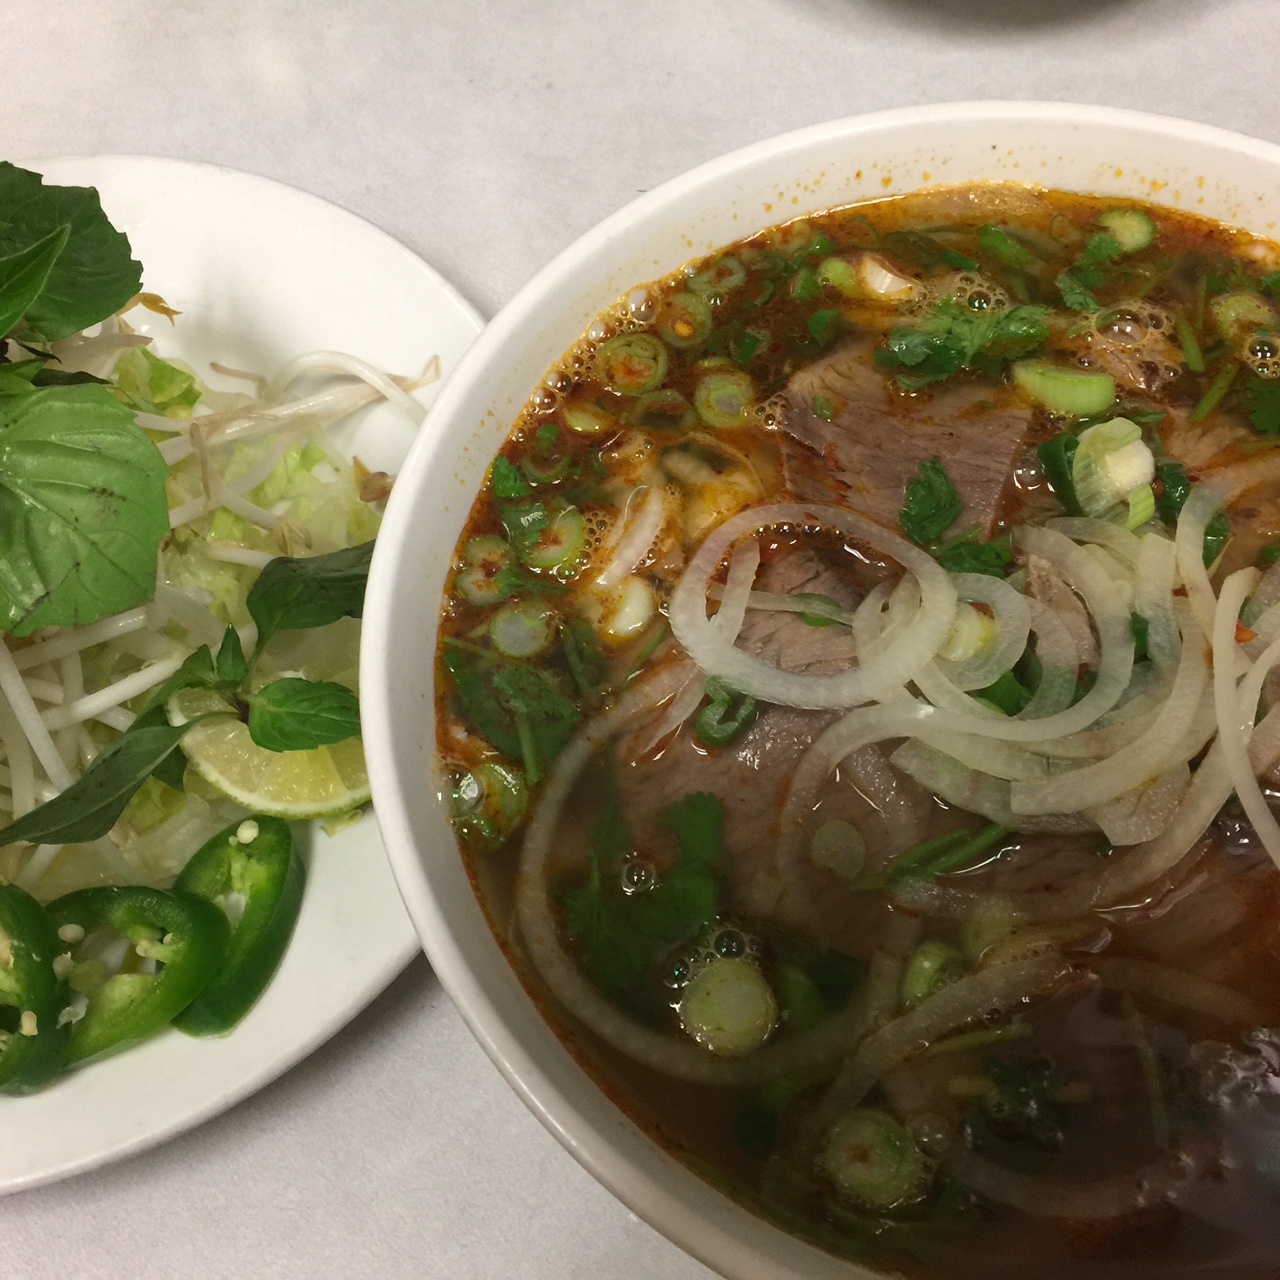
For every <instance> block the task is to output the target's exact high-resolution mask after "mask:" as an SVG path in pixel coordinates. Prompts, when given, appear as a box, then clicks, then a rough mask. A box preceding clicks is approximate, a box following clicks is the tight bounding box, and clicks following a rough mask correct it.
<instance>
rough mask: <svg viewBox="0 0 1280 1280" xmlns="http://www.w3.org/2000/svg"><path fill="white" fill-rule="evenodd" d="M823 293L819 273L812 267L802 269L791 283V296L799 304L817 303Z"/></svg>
mask: <svg viewBox="0 0 1280 1280" xmlns="http://www.w3.org/2000/svg"><path fill="white" fill-rule="evenodd" d="M821 293H822V284H821V282H820V281H819V279H818V273H817V272H816V271H815V270H814V269H813V268H812V267H801V268H800V270H799V271H797V272H796V274H795V277H794V279H793V280H792V281H791V294H792V296H793V297H794V298H795V300H796V301H797V302H817V300H818V298H819V296H820V295H821Z"/></svg>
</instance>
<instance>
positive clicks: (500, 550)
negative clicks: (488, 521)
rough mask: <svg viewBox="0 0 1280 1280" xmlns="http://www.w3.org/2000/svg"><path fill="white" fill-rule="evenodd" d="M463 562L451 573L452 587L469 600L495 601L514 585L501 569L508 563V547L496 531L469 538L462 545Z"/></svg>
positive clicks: (509, 551) (504, 596)
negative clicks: (453, 575) (455, 571)
mask: <svg viewBox="0 0 1280 1280" xmlns="http://www.w3.org/2000/svg"><path fill="white" fill-rule="evenodd" d="M462 555H463V558H464V559H465V560H466V564H465V565H464V567H463V568H461V569H459V570H458V572H457V575H456V576H455V577H454V580H453V581H454V588H455V589H456V590H457V592H458V594H459V595H460V596H461V597H462V598H463V599H464V600H465V601H466V602H467V603H468V604H474V605H480V606H481V607H483V606H485V605H492V604H498V603H499V602H501V601H503V600H505V599H507V598H508V596H510V595H511V594H512V591H513V589H514V588H513V586H512V585H511V583H510V582H509V581H508V580H507V579H508V575H506V574H504V572H503V571H504V570H506V569H509V568H510V565H511V548H510V547H509V546H508V545H507V543H506V542H505V541H504V540H503V539H502V538H499V537H497V536H496V535H495V534H486V535H484V536H483V537H479V538H472V539H470V540H469V541H468V542H467V544H466V545H465V546H464V547H463V548H462Z"/></svg>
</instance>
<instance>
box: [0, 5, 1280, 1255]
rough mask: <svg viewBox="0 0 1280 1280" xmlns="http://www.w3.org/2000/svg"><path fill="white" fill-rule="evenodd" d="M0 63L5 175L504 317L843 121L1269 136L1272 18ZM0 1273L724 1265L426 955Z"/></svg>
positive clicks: (614, 37)
mask: <svg viewBox="0 0 1280 1280" xmlns="http://www.w3.org/2000/svg"><path fill="white" fill-rule="evenodd" d="M3 43H4V67H3V75H2V76H0V121H2V122H3V124H0V139H2V142H0V156H48V155H59V154H94V153H104V152H116V153H118V152H134V153H149V154H156V155H165V156H177V157H182V158H186V159H192V160H203V161H212V162H215V163H218V164H224V165H230V166H233V167H235V168H240V169H246V170H249V171H251V172H253V173H259V174H264V175H267V176H269V177H272V178H277V179H280V180H282V181H284V182H288V183H292V184H293V185H295V186H298V187H302V188H305V189H306V190H308V191H312V192H314V193H316V194H317V195H320V196H323V197H325V198H327V199H329V200H332V201H335V202H336V203H338V204H340V205H344V206H345V207H346V208H348V209H351V210H353V211H355V212H356V213H359V214H362V215H363V216H364V217H366V218H368V219H370V220H371V221H373V222H375V223H377V224H379V225H380V226H382V227H384V228H385V229H386V230H388V231H390V232H391V233H392V234H393V235H395V236H397V237H399V238H400V239H401V240H402V241H403V242H404V243H405V244H407V245H409V246H410V247H411V248H413V249H415V250H417V251H418V252H420V253H421V254H422V255H423V256H424V257H426V258H427V259H428V260H429V261H430V262H432V263H433V264H434V265H435V266H436V267H437V268H438V269H439V270H440V271H442V272H443V273H444V274H445V275H446V276H447V277H448V278H449V279H450V280H452V281H453V283H454V284H455V285H457V286H458V287H459V288H460V289H461V291H462V292H463V293H464V294H465V295H466V296H467V297H469V298H470V299H471V300H472V301H473V302H474V303H475V304H476V305H477V306H478V307H479V308H480V310H481V311H482V312H485V313H486V314H492V313H493V312H494V311H496V310H497V309H498V308H500V307H501V306H502V305H503V303H504V302H506V301H507V299H508V298H510V297H511V296H512V294H514V293H515V292H516V290H517V289H518V288H519V287H520V286H521V285H522V284H523V283H524V282H525V280H526V279H528V277H529V276H530V275H532V274H533V272H534V271H535V270H536V269H537V268H538V267H540V266H541V265H542V264H544V263H545V262H546V261H548V260H549V259H550V258H551V257H552V256H553V255H554V254H556V253H557V252H558V251H559V250H560V249H561V248H563V247H564V246H565V245H567V244H568V243H569V242H570V241H571V240H573V239H574V238H575V237H576V236H577V235H578V234H579V233H580V232H582V231H584V230H586V229H587V228H588V227H590V226H591V225H592V224H593V223H595V222H597V221H598V220H599V219H600V218H601V217H603V216H604V215H606V214H608V213H611V212H612V211H613V210H615V209H617V208H618V207H619V206H620V205H622V204H625V203H626V202H627V201H628V200H630V199H631V198H632V197H633V196H634V195H635V194H636V193H638V192H640V191H644V190H646V189H647V188H649V187H651V186H654V185H655V184H657V183H659V182H661V181H663V180H664V179H666V178H668V177H671V176H673V175H675V174H677V173H679V172H681V171H682V170H684V169H687V168H689V167H690V166H692V165H694V164H697V163H699V162H700V161H703V160H706V159H709V158H711V157H713V156H716V155H718V154H720V153H721V152H724V151H726V150H729V149H732V148H734V147H737V146H739V145H741V144H744V143H747V142H751V141H754V140H756V139H759V138H762V137H766V136H768V135H770V134H774V133H778V132H781V131H783V130H787V129H791V128H795V127H798V126H801V125H806V124H811V123H816V122H818V121H822V120H826V119H830V118H833V117H836V116H842V115H848V114H854V113H857V112H861V111H868V110H875V109H879V108H883V107H889V106H900V105H907V104H911V103H919V102H935V101H937V102H940V101H946V100H948V99H968V98H1053V99H1066V100H1074V101H1080V102H1100V103H1106V104H1111V105H1117V106H1127V107H1136V108H1141V109H1146V110H1153V111H1162V112H1165V113H1168V114H1174V115H1182V116H1186V117H1188V118H1191V119H1195V120H1202V121H1205V122H1208V123H1211V124H1217V125H1223V126H1226V127H1228V128H1233V129H1238V130H1241V131H1243V132H1247V133H1252V134H1255V135H1258V136H1261V137H1264V138H1269V139H1271V140H1273V141H1280V77H1277V74H1276V73H1277V71H1278V70H1280V57H1278V56H1277V55H1278V54H1280V8H1278V7H1277V5H1276V2H1275V0H683V2H679V0H643V3H642V2H640V0H631V2H630V3H622V2H620V0H579V2H578V3H577V4H573V3H568V2H567V0H455V2H454V3H450V4H443V3H439V0H416V2H411V0H220V2H219V3H216V4H211V3H200V2H199V0H165V2H163V3H156V2H155V0H151V2H150V3H144V2H143V0H70V2H68V0H63V2H62V3H58V2H57V0H55V2H54V3H52V4H45V5H23V6H7V7H6V12H5V37H4V42H3ZM3 1140H4V1127H3V1115H2V1112H0V1141H3ZM0 1258H3V1259H4V1268H5V1270H6V1272H7V1273H8V1274H11V1275H13V1276H16V1277H22V1278H24V1280H25V1278H27V1277H44V1276H50V1277H52V1276H57V1277H59V1280H65V1278H66V1277H78V1276H99V1275H108V1274H112V1275H126V1276H129V1277H150V1276H165V1277H172V1276H181V1275H187V1276H201V1277H203V1276H308V1277H328V1276H344V1277H349V1276H414V1277H449V1278H450V1280H464V1278H467V1277H478V1278H479V1277H483V1278H485V1280H488V1278H490V1277H495V1278H496V1277H502V1278H504V1280H507V1278H511V1277H527V1278H529V1280H569V1278H577V1277H581V1278H582V1280H615V1278H617V1280H657V1278H658V1277H672V1278H677V1277H678V1278H679V1280H693V1278H694V1277H707V1276H709V1275H710V1274H711V1273H710V1272H708V1271H707V1270H706V1269H705V1268H703V1267H702V1266H700V1265H699V1264H698V1263H696V1262H694V1261H693V1260H692V1259H691V1258H688V1257H687V1256H685V1255H684V1254H683V1253H681V1252H680V1251H679V1250H678V1249H676V1248H675V1247H674V1246H673V1245H671V1244H669V1243H668V1242H667V1241H665V1240H664V1239H662V1238H661V1237H660V1236H659V1235H657V1233H656V1232H654V1231H652V1230H651V1229H650V1228H648V1227H647V1226H645V1225H644V1224H643V1223H641V1222H640V1221H638V1220H637V1219H636V1218H635V1217H634V1216H633V1215H632V1214H630V1213H628V1212H627V1211H626V1210H625V1209H624V1208H623V1207H622V1206H621V1205H620V1204H618V1203H617V1202H616V1201H614V1200H613V1199H612V1197H611V1196H610V1195H609V1194H608V1193H606V1192H605V1191H603V1190H602V1189H601V1188H599V1187H598V1186H596V1184H595V1183H594V1182H593V1181H592V1180H591V1179H590V1178H589V1177H588V1176H587V1175H586V1174H585V1173H584V1172H583V1171H582V1170H580V1169H579V1168H578V1166H577V1165H576V1164H575V1163H574V1161H573V1160H572V1159H571V1158H570V1156H568V1155H567V1154H566V1153H565V1152H563V1151H562V1150H561V1149H560V1148H559V1147H558V1146H557V1144H556V1143H555V1142H554V1141H553V1140H552V1138H551V1137H549V1136H548V1135H547V1134H546V1133H545V1132H544V1131H543V1130H542V1129H541V1128H540V1126H539V1125H538V1123H537V1122H536V1121H535V1120H534V1119H533V1117H532V1116H531V1115H530V1114H528V1113H527V1112H526V1111H525V1110H524V1108H523V1107H522V1105H521V1104H520V1103H519V1102H518V1101H517V1100H516V1098H515V1096H514V1094H512V1093H511V1092H510V1091H509V1090H508V1088H507V1086H506V1085H505V1084H504V1083H503V1081H502V1079H501V1077H500V1076H499V1075H498V1072H497V1071H496V1069H495V1068H493V1067H492V1066H491V1065H490V1063H489V1062H488V1060H487V1059H486V1058H485V1057H484V1055H483V1054H482V1053H481V1051H480V1050H479V1048H478V1047H477V1046H476V1045H475V1043H474V1042H473V1041H472V1039H471V1036H470V1034H469V1033H468V1031H467V1030H466V1028H465V1027H464V1025H463V1023H462V1021H461V1019H460V1018H459V1017H458V1015H457V1013H456V1012H455V1011H454V1009H453V1007H452V1005H451V1004H450V1002H449V1000H448V998H447V997H446V996H445V995H444V994H443V992H442V991H441V989H440V986H439V983H438V982H437V981H436V980H435V978H434V976H433V975H432V973H431V970H430V969H429V967H428V966H427V964H426V962H425V961H424V960H421V959H419V960H417V961H415V962H414V963H413V964H412V965H411V966H410V968H409V969H408V970H407V971H406V972H405V973H404V975H403V976H402V977H400V978H399V979H398V980H397V981H396V982H395V983H394V984H393V985H392V987H391V988H390V990H389V991H388V992H387V993H386V994H385V995H384V996H382V998H381V999H379V1000H378V1001H376V1002H375V1003H374V1005H373V1006H372V1007H371V1008H370V1009H368V1010H367V1011H366V1012H365V1013H363V1014H362V1015H361V1016H359V1017H358V1018H356V1020H355V1021H354V1022H353V1023H352V1024H351V1025H350V1026H349V1027H347V1028H346V1030H344V1031H343V1032H341V1033H340V1034H339V1035H338V1036H337V1037H335V1039H334V1040H333V1041H332V1042H331V1043H330V1044H328V1045H327V1046H325V1047H324V1048H323V1049H321V1050H320V1051H319V1052H318V1053H316V1054H315V1055H313V1056H312V1057H311V1058H310V1059H309V1060H308V1061H306V1062H304V1063H303V1064H302V1065H301V1066H299V1067H297V1068H295V1069H294V1070H293V1071H292V1072H290V1073H289V1074H288V1075H287V1076H285V1077H284V1078H283V1079H282V1080H280V1081H278V1082H277V1083H276V1084H274V1085H272V1086H271V1087H269V1088H268V1089H266V1090H264V1091H263V1092H262V1093H260V1094H259V1095H257V1096H256V1097H254V1098H252V1099H250V1100H249V1101H247V1102H245V1103H243V1104H241V1105H240V1106H239V1107H237V1108H235V1109H234V1110H233V1111H231V1112H230V1113H229V1114H227V1115H225V1116H223V1117H221V1118H219V1119H217V1120H215V1121H213V1122H212V1123H210V1124H207V1125H205V1126H204V1127H203V1128H201V1129H198V1130H196V1131H195V1132H192V1133H189V1134H187V1135H185V1136H183V1137H180V1138H178V1139H177V1140H175V1141H173V1142H171V1143H169V1144H168V1145H166V1146H164V1147H161V1148H159V1149H158V1150H156V1151H154V1152H152V1153H150V1154H147V1155H143V1156H140V1157H138V1158H135V1159H132V1160H129V1161H126V1162H124V1163H122V1164H118V1165H115V1166H112V1167H109V1168H106V1169H103V1170H100V1171H98V1172H95V1173H91V1174H87V1175H83V1176H81V1177H78V1178H74V1179H71V1180H70V1181H68V1182H64V1183H62V1184H59V1185H55V1186H51V1187H45V1188H42V1189H39V1190H35V1191H29V1192H25V1193H23V1194H20V1195H17V1196H14V1197H11V1198H9V1199H7V1200H4V1201H3V1202H0Z"/></svg>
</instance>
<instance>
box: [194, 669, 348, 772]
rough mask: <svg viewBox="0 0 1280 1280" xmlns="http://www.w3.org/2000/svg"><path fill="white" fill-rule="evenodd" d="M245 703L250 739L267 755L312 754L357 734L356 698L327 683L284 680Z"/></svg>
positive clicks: (263, 687)
mask: <svg viewBox="0 0 1280 1280" xmlns="http://www.w3.org/2000/svg"><path fill="white" fill-rule="evenodd" d="M218 656H219V658H221V656H222V655H221V654H219V655H218ZM246 701H247V702H248V704H249V736H250V737H251V738H252V739H253V740H254V742H256V743H257V744H258V746H260V747H265V748H266V749H267V750H268V751H311V750H313V749H314V748H316V747H323V746H327V745H328V744H330V743H333V742H345V741H346V740H347V739H348V738H354V737H355V736H356V735H357V734H358V733H359V732H360V702H359V699H358V698H357V697H356V695H355V694H354V693H352V692H351V690H350V689H348V688H347V687H346V686H345V685H341V684H335V683H333V682H332V681H330V680H303V679H301V678H299V677H297V676H284V677H282V678H281V679H279V680H272V681H271V682H270V683H269V684H265V685H263V686H262V688H261V689H258V690H257V691H256V692H255V693H251V694H249V695H248V696H247V698H246Z"/></svg>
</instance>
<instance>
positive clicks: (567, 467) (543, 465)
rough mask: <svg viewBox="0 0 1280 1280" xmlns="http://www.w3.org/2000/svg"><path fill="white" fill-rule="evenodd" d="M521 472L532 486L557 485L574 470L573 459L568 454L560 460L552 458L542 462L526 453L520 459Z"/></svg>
mask: <svg viewBox="0 0 1280 1280" xmlns="http://www.w3.org/2000/svg"><path fill="white" fill-rule="evenodd" d="M520 470H521V471H523V472H524V475H525V479H526V480H528V481H529V483H530V484H533V485H539V484H555V483H556V482H557V481H559V480H563V479H564V478H565V476H567V475H568V474H569V472H570V471H572V470H573V458H572V457H570V456H569V455H568V454H565V455H563V456H562V457H559V458H551V459H548V460H547V461H546V462H541V461H539V460H538V459H537V458H535V457H534V456H533V455H532V454H529V453H526V454H525V456H524V457H523V458H521V459H520Z"/></svg>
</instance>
